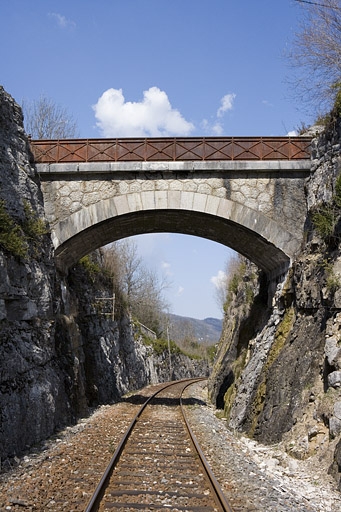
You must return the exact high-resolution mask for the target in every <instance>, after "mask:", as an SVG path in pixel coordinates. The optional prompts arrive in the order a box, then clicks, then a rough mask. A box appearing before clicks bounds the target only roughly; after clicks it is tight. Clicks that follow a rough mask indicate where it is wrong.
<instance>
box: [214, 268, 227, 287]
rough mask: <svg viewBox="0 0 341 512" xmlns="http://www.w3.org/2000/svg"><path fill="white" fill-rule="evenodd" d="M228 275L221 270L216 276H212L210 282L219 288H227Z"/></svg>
mask: <svg viewBox="0 0 341 512" xmlns="http://www.w3.org/2000/svg"><path fill="white" fill-rule="evenodd" d="M226 280H227V275H226V273H225V272H224V271H223V270H219V272H218V274H217V275H216V276H212V277H211V279H210V281H211V283H213V285H214V286H215V287H216V288H217V289H220V288H225V287H226Z"/></svg>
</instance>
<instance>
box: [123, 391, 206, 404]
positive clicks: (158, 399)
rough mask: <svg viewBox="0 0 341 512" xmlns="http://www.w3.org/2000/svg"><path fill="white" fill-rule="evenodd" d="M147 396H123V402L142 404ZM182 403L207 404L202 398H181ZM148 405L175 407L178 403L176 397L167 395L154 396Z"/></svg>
mask: <svg viewBox="0 0 341 512" xmlns="http://www.w3.org/2000/svg"><path fill="white" fill-rule="evenodd" d="M147 399H148V397H146V396H143V395H139V394H136V395H132V396H129V397H126V398H124V399H123V400H122V401H123V402H128V403H130V404H134V405H143V404H144V403H145V402H146V400H147ZM182 403H183V405H192V406H193V405H207V403H206V402H205V401H204V400H200V399H198V398H192V397H190V398H183V399H182ZM150 405H166V406H168V407H176V406H178V405H179V399H177V398H168V397H155V398H153V400H152V401H151V402H150Z"/></svg>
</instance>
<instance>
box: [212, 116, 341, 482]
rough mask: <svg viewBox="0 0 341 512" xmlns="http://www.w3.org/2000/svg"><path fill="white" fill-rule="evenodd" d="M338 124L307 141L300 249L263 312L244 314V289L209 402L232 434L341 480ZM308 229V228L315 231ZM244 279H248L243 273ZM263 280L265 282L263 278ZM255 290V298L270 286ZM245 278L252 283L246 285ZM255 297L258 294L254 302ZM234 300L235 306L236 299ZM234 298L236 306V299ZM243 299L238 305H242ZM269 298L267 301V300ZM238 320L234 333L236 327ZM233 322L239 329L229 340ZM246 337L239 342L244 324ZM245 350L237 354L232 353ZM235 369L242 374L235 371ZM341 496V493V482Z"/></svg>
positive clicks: (230, 317)
mask: <svg viewBox="0 0 341 512" xmlns="http://www.w3.org/2000/svg"><path fill="white" fill-rule="evenodd" d="M340 126H341V124H340V120H337V121H336V122H334V123H333V129H332V130H329V131H326V132H324V133H323V134H322V135H320V136H319V137H317V138H316V139H315V140H314V142H313V170H314V173H313V174H312V175H311V177H310V178H308V180H307V183H306V197H307V204H308V208H309V214H308V217H307V220H306V234H307V235H306V242H305V245H304V247H303V248H302V252H301V254H300V255H299V257H298V258H297V260H296V261H295V262H294V263H293V266H292V268H291V269H290V271H289V273H288V275H287V277H286V280H285V282H283V283H281V284H279V285H278V287H277V290H276V293H275V296H274V297H272V298H270V299H272V307H271V308H267V307H266V304H267V303H269V300H266V299H265V300H263V308H262V309H261V313H259V310H257V309H254V310H253V308H255V304H253V306H251V305H249V306H248V307H247V308H246V311H245V300H244V299H245V280H246V279H247V277H244V281H241V282H240V285H239V288H238V292H237V294H236V297H235V300H234V301H233V302H232V303H231V304H230V306H229V308H228V310H227V314H226V318H225V326H226V328H225V333H226V334H225V336H224V337H223V338H222V340H221V343H220V347H219V351H218V357H217V364H216V365H215V369H214V372H213V375H212V377H211V380H210V394H211V397H212V400H213V401H214V402H216V403H217V405H218V406H220V407H221V408H224V409H225V415H226V417H227V419H228V423H229V425H230V426H231V427H232V428H234V429H237V430H240V431H244V432H247V433H248V434H249V435H251V436H253V437H255V438H256V439H258V440H260V441H262V442H265V443H273V442H280V441H281V442H283V443H284V444H285V446H286V449H287V451H288V452H289V453H291V454H292V455H294V456H296V457H299V458H305V457H309V456H311V455H318V456H319V457H323V458H324V459H325V460H329V462H330V471H331V472H332V473H333V474H334V476H335V478H336V479H337V480H338V481H340V472H341V441H340V434H341V388H340V386H341V371H340V370H341V337H340V334H341V332H340V331H341V301H340V299H341V252H340V248H339V241H340V218H341V209H340V205H341V202H340V200H339V198H338V195H339V193H340V188H339V187H340V185H339V182H338V176H339V175H340V171H341V167H340V165H341V155H340V140H341V131H340ZM313 221H314V222H313ZM245 276H250V273H245ZM260 277H261V276H260ZM260 277H259V278H258V281H257V280H256V281H255V282H254V290H255V292H256V297H258V299H257V300H258V303H259V296H262V297H263V299H264V298H265V297H266V294H267V287H266V284H265V283H264V282H263V283H262V281H261V280H260ZM248 279H250V277H249V278H248ZM257 293H258V295H257ZM238 295H239V297H238ZM238 299H239V300H238ZM240 299H241V300H240ZM268 299H269V298H268ZM234 319H237V325H235V324H236V322H235V320H234ZM231 322H234V326H235V329H234V330H233V332H232V333H231V334H229V333H228V329H230V325H231ZM246 323H248V324H249V325H251V326H252V330H250V332H248V334H247V336H246V337H245V333H244V332H243V328H242V327H243V325H245V324H246ZM239 347H243V350H238V348H239ZM236 369H238V371H236ZM339 485H340V490H341V483H340V484H339Z"/></svg>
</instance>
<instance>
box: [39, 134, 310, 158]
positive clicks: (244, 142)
mask: <svg viewBox="0 0 341 512" xmlns="http://www.w3.org/2000/svg"><path fill="white" fill-rule="evenodd" d="M310 145H311V138H310V137H196V138H188V137H186V138H167V137H166V138H149V139H138V138H134V139H65V140H32V141H31V149H32V152H33V155H34V159H35V162H36V163H63V162H64V163H66V162H141V161H145V162H146V161H159V162H160V161H162V162H164V161H175V162H177V161H189V160H190V161H198V160H205V161H219V160H224V161H226V160H227V161H235V160H252V161H259V160H306V159H310Z"/></svg>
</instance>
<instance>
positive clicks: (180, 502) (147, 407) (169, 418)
mask: <svg viewBox="0 0 341 512" xmlns="http://www.w3.org/2000/svg"><path fill="white" fill-rule="evenodd" d="M196 381H198V379H196V380H193V379H188V380H185V381H178V382H175V383H171V384H167V385H165V386H163V387H162V388H161V389H160V390H159V391H157V392H156V393H155V394H154V395H152V396H151V397H150V398H149V399H148V400H147V401H146V402H145V403H144V404H143V406H142V407H141V409H140V411H139V412H138V413H137V415H136V416H135V418H134V419H133V421H132V423H131V425H130V427H129V428H128V430H127V432H126V433H125V435H124V437H123V438H122V440H121V442H120V443H119V445H118V447H117V449H116V451H115V453H114V455H113V457H112V459H111V461H110V463H109V465H108V467H107V469H106V471H105V473H104V474H103V476H102V478H101V481H100V482H99V484H98V486H97V488H96V490H95V492H94V494H93V496H92V498H91V500H90V501H89V503H88V505H87V508H86V510H85V512H105V511H112V510H121V511H136V510H153V511H161V510H162V511H164V510H170V511H193V512H204V511H205V512H209V511H218V512H222V511H225V512H232V509H231V507H230V506H229V504H228V502H227V500H226V498H225V496H224V495H223V493H222V491H221V489H220V487H219V484H218V482H217V481H216V479H215V477H214V475H213V473H212V471H211V469H210V467H209V465H208V463H207V461H206V459H205V457H204V454H203V453H202V451H201V449H200V447H199V445H198V443H197V441H196V439H195V437H194V434H193V432H192V430H191V428H190V426H189V424H188V422H187V420H186V416H185V412H184V405H185V403H186V399H183V398H182V394H183V392H184V390H185V389H186V387H188V386H189V385H190V384H192V383H193V382H196Z"/></svg>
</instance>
